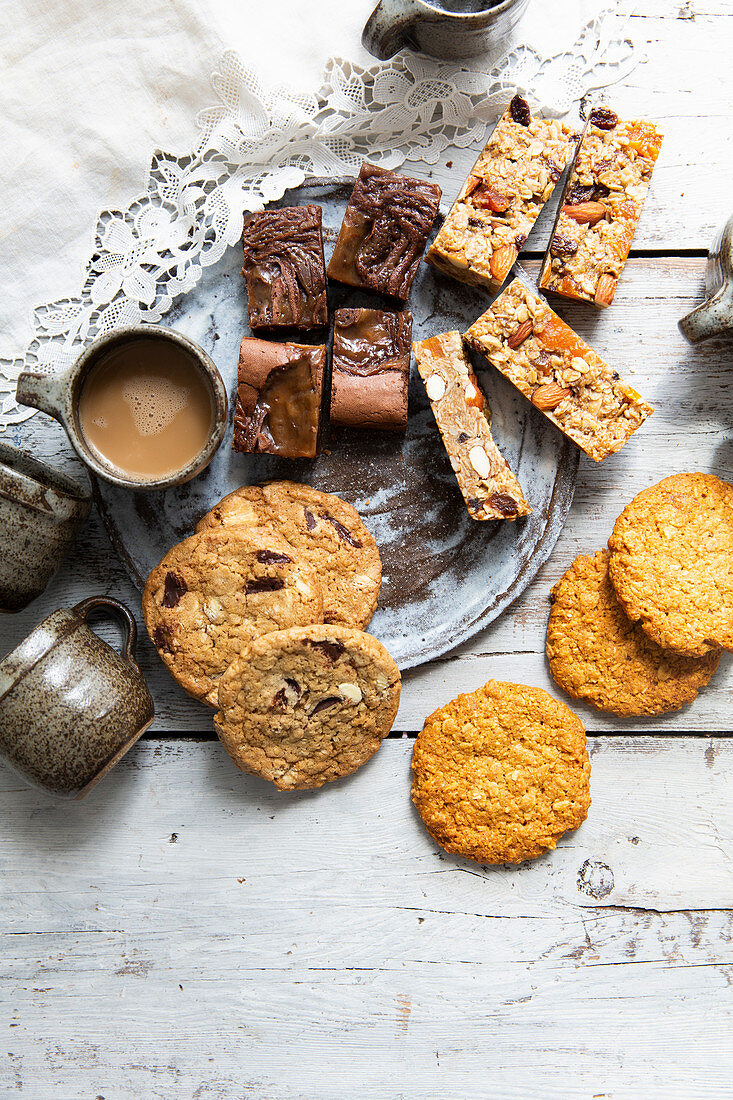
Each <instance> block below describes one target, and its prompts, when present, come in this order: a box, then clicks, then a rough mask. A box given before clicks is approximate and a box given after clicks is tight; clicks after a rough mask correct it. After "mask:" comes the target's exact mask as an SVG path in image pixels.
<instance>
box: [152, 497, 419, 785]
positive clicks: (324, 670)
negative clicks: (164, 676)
mask: <svg viewBox="0 0 733 1100" xmlns="http://www.w3.org/2000/svg"><path fill="white" fill-rule="evenodd" d="M381 578H382V565H381V561H380V558H379V551H378V549H377V545H376V543H375V541H374V538H373V537H372V535H371V534H370V532H369V531H368V530H367V528H366V527H365V526H364V524H363V522H362V520H361V518H360V516H359V514H358V512H357V511H356V510H355V509H354V508H352V506H351V505H350V504H347V503H346V502H345V501H343V500H341V499H340V498H339V497H335V496H333V495H331V494H329V493H324V492H321V491H320V490H318V489H313V488H311V486H308V485H301V484H298V483H296V482H292V481H275V482H270V483H269V484H265V485H261V486H259V485H248V486H243V487H242V488H241V489H238V490H236V491H235V492H234V493H230V494H229V496H227V497H225V498H224V499H223V500H221V501H219V503H218V504H217V505H215V507H214V508H213V509H212V510H211V511H210V512H208V513H207V514H206V515H205V516H204V517H203V518H202V519H201V520H200V521H199V524H198V526H197V528H196V533H195V534H194V535H192V536H191V537H190V538H187V539H184V540H183V542H181V543H178V545H176V546H174V547H173V548H172V549H171V550H170V551H169V552H168V553H167V554H166V555H165V557H164V558H163V560H162V561H161V562H160V563H159V564H158V565H157V566H156V568H155V569H154V570H153V571H152V573H151V574H150V576H149V577H148V581H147V584H146V586H145V592H144V594H143V614H144V616H145V622H146V625H147V628H148V632H149V634H150V637H151V639H152V641H153V644H154V645H155V647H156V648H157V650H158V652H159V654H160V656H161V658H162V660H163V662H164V663H165V665H166V666H167V668H168V670H169V671H170V673H171V675H172V676H173V677H174V678H175V679H176V680H177V681H178V683H179V684H180V685H181V687H183V688H184V689H185V690H186V691H187V692H188V693H189V694H190V695H192V696H193V697H194V698H196V699H199V700H200V701H201V702H202V703H206V704H207V705H208V706H211V707H214V708H215V709H216V710H217V713H216V715H215V718H214V725H215V727H216V730H217V733H218V734H219V737H220V739H221V741H222V743H223V745H224V747H225V748H226V750H227V752H228V753H229V755H230V756H231V757H232V760H233V761H234V763H235V764H236V765H237V767H239V768H242V769H243V770H245V771H248V772H251V773H253V774H255V775H259V776H262V777H263V778H265V779H269V780H271V781H272V782H273V783H274V784H275V786H277V787H280V788H282V789H287V790H292V789H300V788H308V787H319V786H321V785H322V784H323V783H325V782H328V781H330V780H334V779H339V778H340V777H341V776H344V775H348V774H350V773H351V772H353V771H355V770H356V768H358V767H359V766H360V765H361V764H363V763H364V762H365V761H366V760H368V759H369V757H370V756H372V755H373V753H374V752H376V750H377V749H378V748H379V746H380V744H381V742H382V739H383V738H384V737H386V735H387V734H388V733H389V731H390V729H391V728H392V724H393V722H394V719H395V716H396V714H397V707H398V705H399V698H400V673H399V670H398V668H397V666H396V665H395V663H394V661H393V660H392V658H391V657H390V655H389V654H388V653H387V650H386V649H385V648H384V646H383V645H382V644H381V642H378V641H377V639H376V638H373V637H372V636H371V635H370V634H367V633H365V632H364V630H363V628H364V627H366V626H367V625H368V623H369V620H370V619H371V617H372V615H373V614H374V611H375V609H376V606H377V599H378V596H379V588H380V584H381Z"/></svg>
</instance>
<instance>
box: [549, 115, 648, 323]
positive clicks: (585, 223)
mask: <svg viewBox="0 0 733 1100" xmlns="http://www.w3.org/2000/svg"><path fill="white" fill-rule="evenodd" d="M661 144H662V134H661V133H660V131H659V130H658V129H657V127H656V126H654V125H653V124H652V123H651V122H644V121H643V120H636V121H632V122H623V121H621V120H620V119H619V118H618V116H617V115H616V114H614V112H613V111H610V110H608V108H606V107H599V108H596V109H595V110H594V111H593V112H592V113H591V115H590V117H589V119H588V125H587V127H586V130H585V133H584V134H583V138H582V141H581V142H580V146H579V148H578V154H577V157H576V159H575V164H574V165H573V170H572V172H571V173H570V178H569V179H568V184H567V187H566V189H565V194H564V195H563V199H562V203H561V205H560V211H559V213H558V217H557V221H556V223H555V230H554V233H553V235H552V238H551V240H550V244H549V246H548V249H547V254H546V255H545V260H544V263H543V265H542V273H541V275H540V286H541V287H543V288H546V289H547V290H552V291H553V292H554V293H555V294H561V295H562V296H563V297H565V298H576V299H580V300H582V301H586V302H592V303H593V305H595V306H598V308H599V309H605V308H606V307H607V306H610V304H611V302H612V301H613V296H614V294H615V293H616V284H617V283H618V280H619V277H620V275H621V272H622V271H623V268H624V264H625V263H626V258H627V256H628V254H629V249H630V248H631V242H632V240H633V237H634V233H635V232H636V226H637V224H638V222H639V217H640V215H641V210H642V207H643V205H644V200H645V199H646V195H647V191H648V190H649V183H650V181H651V178H652V172H653V171H654V165H655V163H656V160H657V157H658V156H659V149H660V146H661Z"/></svg>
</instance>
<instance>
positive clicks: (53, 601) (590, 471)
mask: <svg viewBox="0 0 733 1100" xmlns="http://www.w3.org/2000/svg"><path fill="white" fill-rule="evenodd" d="M527 266H528V269H529V270H530V271H531V272H532V273H533V274H534V273H536V271H537V269H538V263H537V261H534V262H532V263H530V264H528V265H527ZM703 274H704V261H703V260H702V259H699V258H694V257H686V258H674V257H673V258H657V259H654V258H649V257H647V258H636V259H632V260H630V261H629V263H628V265H627V268H626V272H625V274H624V277H623V279H622V280H621V283H620V285H619V289H618V292H617V295H616V300H615V302H614V304H613V307H612V308H611V309H609V310H607V311H606V312H605V313H603V314H597V313H595V311H592V310H589V309H587V308H586V307H584V306H583V305H576V306H567V305H565V304H560V305H558V307H557V308H558V311H559V312H560V313H562V315H563V316H564V317H565V318H566V319H567V320H568V321H569V323H570V324H571V325H573V326H574V327H575V328H577V330H578V331H579V333H580V334H581V335H582V336H583V337H584V338H585V339H586V340H588V341H589V342H590V343H591V344H592V346H593V347H595V348H596V349H597V350H598V351H599V352H600V353H601V354H602V355H603V356H604V357H605V358H607V359H608V361H609V362H610V363H612V364H613V365H614V366H615V367H617V368H618V370H619V372H620V373H621V374H622V375H623V376H624V377H626V378H628V379H629V381H631V382H632V383H633V385H635V386H636V387H637V388H638V389H639V390H640V391H641V392H642V393H643V394H644V396H645V397H646V398H648V399H649V400H651V402H652V404H653V405H654V406H655V407H656V412H655V414H654V415H653V416H652V417H651V418H650V420H649V421H647V423H646V424H645V425H644V426H643V427H642V428H641V430H640V431H639V432H637V434H636V435H635V436H634V437H633V438H632V439H631V441H630V442H629V443H628V445H627V446H626V447H625V448H624V449H623V451H621V453H620V454H618V455H614V456H612V457H611V458H609V459H607V460H606V461H605V462H604V463H602V464H601V465H600V466H598V465H596V464H595V463H593V462H591V461H590V460H589V459H587V458H585V457H583V458H581V465H580V472H579V476H578V485H577V489H576V494H575V500H574V502H573V506H572V508H571V510H570V515H569V517H568V522H567V524H566V526H565V530H564V531H563V533H562V535H561V536H560V540H559V542H558V544H557V546H556V547H555V550H554V551H553V554H552V557H551V558H550V560H549V562H548V563H547V564H546V565H545V566H544V567H543V568H542V569H541V570H540V572H539V573H538V575H537V577H536V578H535V580H534V581H533V582H532V584H531V585H530V587H529V588H528V590H527V592H526V593H525V594H524V595H523V596H522V597H521V598H520V599H519V600H518V601H517V602H516V603H515V604H513V605H512V606H511V607H510V608H509V609H508V611H506V612H505V613H504V614H503V615H502V616H501V618H500V619H499V620H498V621H497V622H496V623H494V624H493V625H492V626H491V627H490V628H489V629H488V630H486V631H484V632H483V633H482V634H480V635H478V637H477V638H476V639H474V640H473V641H472V642H471V643H469V644H467V645H465V646H463V647H462V648H461V649H459V650H457V651H456V652H455V653H454V654H451V655H449V656H448V657H447V658H446V659H441V660H440V661H437V662H434V663H433V664H430V665H426V666H424V667H423V668H422V669H419V670H417V671H415V672H413V673H409V674H407V675H406V676H405V682H404V690H403V699H402V706H401V709H400V713H399V715H398V718H397V723H396V728H397V729H398V730H408V731H409V730H416V729H419V728H420V727H421V726H422V723H423V721H424V719H425V716H426V715H427V714H429V713H430V712H431V711H432V710H434V709H435V707H437V706H439V705H441V704H442V703H444V702H446V701H447V699H449V698H452V696H454V695H455V694H457V692H459V691H469V690H473V689H474V688H476V687H478V686H479V685H480V684H482V683H483V682H484V681H485V680H486V679H488V678H489V677H490V676H493V677H495V678H497V679H509V680H518V681H520V682H525V683H530V684H538V685H539V686H541V687H545V688H547V689H549V690H555V689H554V688H553V685H552V682H551V680H550V679H549V675H548V672H547V669H546V665H545V660H544V637H545V627H546V621H547V614H548V611H549V604H548V593H549V591H550V588H551V587H552V585H553V584H554V582H555V581H556V580H557V578H558V577H559V576H560V575H561V574H562V573H563V572H564V570H565V569H567V567H568V566H569V565H570V563H571V562H572V561H573V560H574V558H575V557H576V556H577V555H578V554H579V553H591V552H593V551H594V550H596V549H599V548H601V547H602V546H604V545H605V542H606V540H607V538H608V536H609V534H610V532H611V528H612V526H613V522H614V519H615V518H616V516H617V515H618V513H619V512H620V511H621V509H622V508H623V506H624V505H625V504H626V503H627V501H628V500H629V499H630V498H631V497H632V496H633V495H634V494H635V493H636V492H638V491H639V490H640V489H642V488H644V487H645V486H646V485H650V484H652V483H653V482H654V481H657V480H659V479H660V478H661V477H663V476H665V475H666V474H669V473H673V472H677V471H681V470H686V469H696V470H703V471H712V472H714V473H716V474H718V475H719V476H720V477H724V478H728V479H731V478H733V445H732V444H731V436H730V425H731V423H733V391H732V389H731V380H732V379H733V342H730V341H727V342H726V341H711V342H709V343H707V344H704V345H699V346H698V347H696V348H692V347H690V346H689V345H688V344H687V342H686V341H685V340H684V338H683V337H682V336H681V335H680V333H679V331H678V329H677V320H678V318H679V317H681V316H682V315H683V314H684V313H686V312H687V311H688V310H689V309H691V308H692V306H693V305H694V304H695V303H696V302H697V301H699V300H700V296H701V292H702V283H703ZM484 381H485V384H486V387H487V391H488V392H489V394H490V393H491V387H492V385H496V384H503V383H501V381H500V380H497V376H496V375H495V373H494V372H492V371H488V372H486V373H485V374H484ZM537 415H538V416H539V415H540V414H539V413H538V414H537ZM8 435H9V438H10V441H11V442H14V441H18V442H19V443H21V445H24V446H28V447H30V448H31V449H32V450H33V451H34V453H36V454H38V455H40V456H46V457H49V458H50V459H51V460H52V461H54V462H57V463H59V464H60V465H63V466H64V468H66V469H68V470H73V469H75V468H76V465H75V462H74V460H72V459H71V458H70V457H69V456H70V448H69V447H68V444H67V442H66V437H65V436H64V434H63V431H62V429H61V428H60V427H59V426H58V425H57V424H56V423H55V422H52V421H50V420H49V419H48V418H47V417H46V416H44V415H43V414H39V415H38V416H36V417H34V418H33V419H32V420H30V421H29V422H28V423H27V424H26V425H24V426H22V427H21V428H20V429H14V430H13V431H11V432H9V433H8ZM524 488H525V492H526V493H527V494H528V496H529V497H530V499H531V486H525V487H524ZM72 553H73V557H72V560H71V561H70V563H69V564H68V565H67V567H66V568H65V569H63V570H62V571H61V572H60V574H59V575H58V576H57V577H56V578H55V580H54V581H53V582H52V584H51V586H50V588H49V589H48V591H47V592H46V593H45V595H44V596H43V597H41V598H40V599H39V600H37V601H36V602H35V603H33V604H32V605H31V607H30V608H28V609H27V610H26V611H25V612H23V613H22V614H20V615H18V616H14V617H12V618H6V619H5V620H4V622H3V640H4V641H5V643H6V645H7V646H8V647H9V646H10V645H11V644H15V643H16V642H17V641H19V640H20V638H22V637H23V635H24V634H25V633H26V632H27V631H28V629H30V627H31V626H32V625H33V624H34V623H36V622H37V621H38V620H39V619H40V618H41V617H42V616H43V615H45V614H47V613H48V612H49V611H50V610H52V609H53V608H54V607H57V606H60V605H63V604H67V605H68V604H71V603H74V602H76V601H77V600H79V599H81V598H82V597H83V596H86V595H89V594H90V593H93V592H105V593H108V594H112V595H116V596H119V598H121V599H123V600H126V601H127V602H128V603H129V604H130V605H131V606H132V607H133V608H134V609H135V611H136V613H137V614H138V616H139V609H140V601H139V594H138V593H137V591H136V590H135V589H134V588H133V586H132V585H131V584H130V582H129V581H128V579H127V577H126V575H125V574H124V572H123V570H122V568H121V566H120V565H119V563H118V562H117V561H116V559H115V558H114V555H113V554H112V553H111V550H110V547H109V543H108V541H107V538H106V535H105V533H104V531H103V530H102V529H101V525H100V523H99V521H98V520H97V519H96V517H95V518H94V519H93V520H92V521H91V522H90V524H89V526H88V527H87V529H86V531H85V532H84V533H83V534H82V537H81V538H80V540H79V542H78V544H77V546H76V547H75V549H74V551H73V552H72ZM105 629H106V628H105ZM140 655H141V663H142V666H143V669H144V672H145V674H146V676H147V677H148V681H149V684H150V687H151V690H152V692H153V695H154V698H155V701H156V710H157V717H156V720H155V724H154V726H153V730H157V731H163V730H178V731H196V732H199V731H201V732H203V731H207V730H208V731H210V730H211V718H210V714H209V712H208V711H207V710H206V709H204V708H203V707H200V706H199V705H197V704H196V703H194V702H193V701H192V700H190V699H189V698H188V697H187V696H186V695H184V693H183V692H182V691H181V690H180V689H179V688H177V687H176V685H175V684H174V683H173V682H172V681H171V679H170V678H169V676H168V674H167V673H166V671H165V669H164V668H163V666H162V664H161V663H160V661H159V660H158V657H157V654H156V653H155V651H154V650H153V649H152V646H151V645H150V643H149V641H148V639H147V636H146V635H145V632H144V629H142V632H141V640H140ZM576 709H577V711H578V713H579V714H580V716H581V717H582V719H583V721H584V722H585V723H586V725H587V728H588V729H589V730H590V731H612V730H615V731H629V730H632V729H640V730H660V731H665V732H671V731H675V730H690V731H693V730H700V731H705V730H717V731H733V675H731V661H730V659H729V658H727V657H724V659H723V661H722V663H721V667H720V669H719V671H718V673H717V675H716V677H715V678H714V680H713V682H712V683H711V685H710V687H709V688H707V689H706V690H705V691H704V692H703V693H702V694H701V695H700V696H699V697H698V699H697V700H696V701H695V703H693V704H692V706H691V707H688V708H687V709H686V710H684V711H682V712H678V713H677V714H672V715H667V716H666V717H664V718H660V719H656V720H643V719H635V720H620V719H615V718H613V717H611V716H610V715H603V714H600V713H598V712H596V711H593V710H591V709H590V708H588V707H585V706H581V705H578V706H577V707H576Z"/></svg>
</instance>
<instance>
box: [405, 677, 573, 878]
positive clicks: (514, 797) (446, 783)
mask: <svg viewBox="0 0 733 1100" xmlns="http://www.w3.org/2000/svg"><path fill="white" fill-rule="evenodd" d="M412 771H413V782H412V801H413V802H414V803H415V805H416V807H417V810H418V813H419V814H420V816H421V817H422V819H423V821H424V822H425V825H426V826H427V830H428V832H429V833H430V835H431V836H432V837H433V839H434V840H436V841H437V842H438V844H440V845H441V847H443V848H445V850H446V851H447V852H452V853H454V854H456V855H460V856H465V857H466V858H468V859H473V860H476V862H477V863H519V862H521V861H522V860H524V859H534V858H535V857H536V856H539V855H541V854H542V853H543V852H546V851H548V850H549V849H551V848H554V847H555V846H556V844H557V842H558V840H559V839H560V837H561V836H562V835H563V833H565V832H567V830H569V829H577V827H578V826H579V825H580V824H581V822H583V821H584V820H585V818H586V816H587V813H588V807H589V806H590V763H589V761H588V752H587V749H586V743H585V730H584V728H583V724H582V722H581V721H580V719H579V718H577V717H576V715H574V714H573V712H572V711H571V710H569V709H568V707H566V706H565V704H564V703H560V702H559V701H558V700H557V699H553V698H552V696H551V695H548V694H547V692H546V691H542V690H541V689H540V688H535V687H525V686H524V685H522V684H507V683H500V682H498V681H496V680H489V682H488V683H487V684H484V686H483V687H481V688H479V689H478V690H477V691H474V692H471V694H469V695H459V696H458V698H456V699H453V700H452V702H450V703H447V704H446V706H444V707H441V708H440V710H436V711H435V713H434V714H431V715H430V717H429V718H427V719H426V722H425V725H424V727H423V729H422V730H421V732H420V733H419V734H418V736H417V740H416V741H415V747H414V750H413V754H412Z"/></svg>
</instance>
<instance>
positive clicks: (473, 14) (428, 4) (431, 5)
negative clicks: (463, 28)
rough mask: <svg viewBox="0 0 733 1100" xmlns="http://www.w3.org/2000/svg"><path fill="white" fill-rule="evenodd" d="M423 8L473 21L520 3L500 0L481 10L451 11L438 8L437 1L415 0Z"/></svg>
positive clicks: (517, 0)
mask: <svg viewBox="0 0 733 1100" xmlns="http://www.w3.org/2000/svg"><path fill="white" fill-rule="evenodd" d="M417 2H418V3H419V4H421V5H422V6H423V7H424V8H428V9H429V10H430V11H432V12H435V13H436V15H442V16H444V17H447V18H449V19H460V20H466V21H469V22H470V21H474V20H478V19H483V18H485V17H486V16H487V15H492V16H493V15H502V14H503V13H504V12H505V11H509V9H510V8H513V7H514V5H515V4H519V3H521V0H501V2H500V3H498V4H494V6H493V7H488V8H484V9H483V10H482V11H451V10H450V9H448V10H446V9H445V8H439V7H438V5H437V3H435V2H433V0H417Z"/></svg>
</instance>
